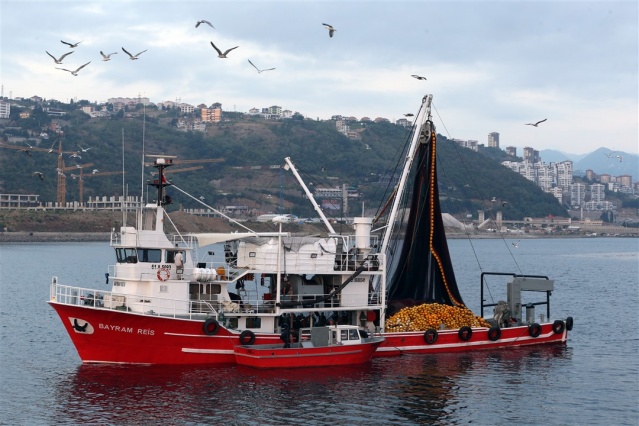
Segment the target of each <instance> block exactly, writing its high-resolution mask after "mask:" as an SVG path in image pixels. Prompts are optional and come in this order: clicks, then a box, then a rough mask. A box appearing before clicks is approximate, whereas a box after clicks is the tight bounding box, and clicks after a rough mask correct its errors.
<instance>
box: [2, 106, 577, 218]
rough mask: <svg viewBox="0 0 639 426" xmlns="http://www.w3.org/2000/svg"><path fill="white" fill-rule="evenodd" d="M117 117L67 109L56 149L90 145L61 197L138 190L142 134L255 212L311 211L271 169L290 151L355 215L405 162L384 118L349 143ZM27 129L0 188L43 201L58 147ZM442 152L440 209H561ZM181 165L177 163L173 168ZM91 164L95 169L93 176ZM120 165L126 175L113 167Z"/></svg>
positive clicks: (509, 175) (484, 164) (288, 127)
mask: <svg viewBox="0 0 639 426" xmlns="http://www.w3.org/2000/svg"><path fill="white" fill-rule="evenodd" d="M114 117H115V118H114V119H108V118H102V119H89V117H88V116H87V115H85V114H83V113H81V112H78V111H74V112H73V113H70V114H69V115H68V116H67V118H68V119H67V120H65V121H62V122H61V124H62V130H63V132H64V136H63V138H62V139H61V143H62V149H63V151H65V152H68V153H72V152H74V151H80V148H85V149H86V148H90V150H87V151H86V152H80V155H81V156H82V158H81V159H76V158H71V156H70V154H63V157H62V158H63V159H64V162H65V166H67V167H68V170H66V171H65V174H66V175H67V179H66V201H67V202H69V201H78V200H79V199H80V187H81V186H82V189H83V191H82V195H83V199H84V201H87V199H88V197H90V196H118V195H120V194H122V192H123V187H124V188H126V190H127V192H128V193H129V194H139V193H140V187H141V186H142V181H144V182H146V181H147V180H148V179H151V178H152V176H151V172H153V171H155V170H154V169H153V168H150V167H147V168H145V171H144V178H143V179H142V178H141V176H140V172H141V158H142V157H141V156H142V150H143V146H142V145H143V144H142V141H143V140H144V152H145V153H146V154H167V155H175V156H177V157H178V159H180V160H185V159H192V160H204V159H214V160H219V161H218V162H209V163H207V162H202V163H195V164H189V165H188V166H197V167H200V166H201V167H202V168H201V169H198V170H194V171H186V172H182V173H179V174H178V173H175V174H172V175H169V177H170V179H171V181H172V182H173V183H174V184H175V185H176V186H178V187H179V188H181V189H183V190H185V191H186V192H188V193H190V194H192V195H193V196H195V197H196V198H199V197H203V198H204V200H205V201H206V203H208V204H210V205H212V206H215V207H219V206H228V205H246V206H248V207H249V208H250V209H251V210H253V211H255V212H256V214H259V213H267V212H275V211H278V210H279V211H281V212H291V213H295V214H297V215H298V216H311V215H314V212H313V209H312V207H311V206H310V203H309V202H308V200H306V199H305V197H304V196H303V193H302V191H301V188H300V186H299V184H298V183H297V181H296V180H295V178H294V176H293V175H292V174H291V173H290V172H288V171H284V170H283V169H280V168H271V166H278V165H282V164H284V158H285V157H291V158H292V160H293V162H294V163H295V165H296V167H297V168H298V169H299V171H300V174H301V175H302V177H303V179H304V181H305V182H306V184H307V185H309V187H311V188H314V187H338V186H340V187H341V186H342V185H346V186H347V187H349V188H351V189H354V190H357V191H358V192H359V193H360V194H361V195H362V198H361V200H360V201H357V203H356V205H351V211H350V212H349V213H350V215H352V214H359V213H360V212H361V206H362V202H363V203H364V205H365V207H366V208H367V209H375V208H376V206H378V205H380V204H381V203H382V202H383V201H385V199H386V197H387V196H388V193H389V191H390V189H391V188H390V185H389V176H390V174H391V173H394V172H396V171H397V164H398V160H399V159H403V154H402V149H403V147H404V146H405V144H406V143H407V138H408V135H409V131H408V130H407V129H405V128H403V127H401V126H397V125H394V124H391V123H373V122H368V123H353V124H352V125H351V129H352V130H356V131H359V132H360V134H361V140H360V141H354V140H351V139H348V138H347V137H346V136H344V135H343V134H341V133H339V132H338V131H337V130H336V127H335V123H334V122H333V121H324V122H320V121H309V120H281V121H274V120H273V121H266V120H263V119H258V118H247V117H241V116H238V117H236V118H227V119H225V120H223V121H222V122H220V123H218V124H216V125H211V126H209V127H208V128H207V132H206V133H200V132H180V131H177V130H175V129H174V128H172V127H169V126H168V125H169V124H170V123H172V122H173V121H174V118H173V116H172V115H171V114H169V113H166V112H161V111H149V112H148V115H147V116H146V117H145V118H144V119H143V117H142V116H141V114H139V115H138V116H134V117H132V118H124V117H122V116H114ZM14 121H16V122H15V123H13V124H18V125H20V124H21V123H20V121H21V120H14ZM25 126H26V124H25ZM5 129H6V127H5ZM28 134H30V135H31V136H30V137H29V138H28V139H27V143H29V144H30V145H33V146H36V147H40V148H44V149H43V150H42V151H38V152H33V153H32V154H31V155H29V156H28V155H26V154H25V153H24V152H21V151H18V150H10V149H6V148H5V149H1V150H0V154H1V155H0V192H2V193H22V194H38V195H39V200H40V201H44V202H46V201H55V200H56V190H57V186H58V182H57V181H58V179H57V171H56V168H57V163H58V156H57V155H56V154H55V152H54V153H48V152H46V151H47V150H48V149H49V148H50V147H51V146H52V145H53V146H55V147H57V144H58V141H57V140H53V138H54V137H55V136H54V135H53V134H52V137H51V139H50V140H47V139H44V138H42V139H41V138H39V137H36V136H33V135H38V134H39V133H37V132H33V131H31V132H28ZM4 136H5V139H6V140H7V142H5V143H14V144H17V145H21V144H23V143H24V142H23V141H20V140H19V138H16V137H15V135H14V136H13V137H12V138H11V140H9V139H8V138H7V137H6V136H7V135H6V134H5V135H4ZM367 147H368V148H370V149H367ZM439 156H440V157H439V158H440V163H439V164H438V168H439V169H438V173H439V176H440V194H441V197H442V201H443V210H444V211H447V212H449V213H451V214H454V215H458V216H464V217H465V215H467V214H473V215H475V216H476V212H477V210H478V209H482V210H486V209H490V208H491V207H492V204H491V203H490V202H489V200H491V199H492V198H493V197H494V198H495V199H497V200H500V201H507V203H508V204H507V206H506V207H505V208H504V209H503V211H504V218H505V219H521V218H523V217H525V216H535V217H536V216H546V215H548V214H552V215H555V216H566V215H567V212H566V211H565V210H564V209H563V208H562V207H561V206H560V205H559V203H558V202H557V201H556V200H555V198H554V197H552V196H550V195H548V194H545V193H543V191H541V189H540V188H538V187H537V186H536V185H534V184H533V183H531V182H529V181H528V180H526V179H525V178H523V177H522V176H520V175H518V174H516V173H513V172H512V171H510V170H508V169H506V168H504V167H503V166H501V165H500V164H499V162H498V161H497V160H493V159H491V158H490V157H487V156H485V155H483V154H481V153H477V152H473V151H471V150H468V149H463V148H460V147H459V146H457V145H456V144H454V143H452V142H449V141H448V140H446V138H445V137H443V136H440V137H439ZM222 160H223V161H222ZM147 161H149V159H148V158H147ZM123 162H124V165H123ZM86 164H91V166H84V169H83V175H82V180H81V179H80V171H79V170H80V169H79V168H76V165H86ZM186 167H187V165H184V166H174V168H173V170H177V169H183V168H186ZM94 169H95V170H98V172H97V173H96V175H95V176H93V174H92V173H91V171H92V170H94ZM123 169H124V170H126V174H125V175H124V179H123V176H122V174H121V173H120V172H121V171H122V170H123ZM35 171H40V172H42V173H43V176H44V177H43V179H42V180H40V179H39V178H37V177H34V176H33V172H35ZM169 171H172V170H171V169H169ZM103 173H106V175H102V174H103ZM109 173H111V174H109ZM171 196H172V197H173V199H174V205H173V206H171V209H173V210H175V209H178V208H180V207H184V208H195V207H198V208H200V207H201V205H199V204H198V203H197V202H196V201H194V200H192V199H189V198H188V197H186V196H184V195H183V194H181V193H180V192H178V191H175V190H172V192H171ZM335 214H336V215H339V214H340V212H335Z"/></svg>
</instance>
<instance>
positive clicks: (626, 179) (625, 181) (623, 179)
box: [617, 175, 632, 188]
mask: <svg viewBox="0 0 639 426" xmlns="http://www.w3.org/2000/svg"><path fill="white" fill-rule="evenodd" d="M617 182H618V183H619V185H620V186H622V187H623V186H625V187H626V188H632V176H630V175H621V176H617Z"/></svg>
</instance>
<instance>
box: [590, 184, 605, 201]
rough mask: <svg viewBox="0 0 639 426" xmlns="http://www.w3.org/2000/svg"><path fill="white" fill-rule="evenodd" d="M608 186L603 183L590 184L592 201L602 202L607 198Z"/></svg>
mask: <svg viewBox="0 0 639 426" xmlns="http://www.w3.org/2000/svg"><path fill="white" fill-rule="evenodd" d="M605 189H606V186H605V185H603V184H601V183H595V184H593V185H590V201H593V202H595V203H601V202H602V201H603V200H604V198H606V193H605Z"/></svg>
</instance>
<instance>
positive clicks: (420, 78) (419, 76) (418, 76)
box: [411, 74, 426, 80]
mask: <svg viewBox="0 0 639 426" xmlns="http://www.w3.org/2000/svg"><path fill="white" fill-rule="evenodd" d="M411 77H413V78H416V79H417V80H426V77H422V76H421V75H417V74H411Z"/></svg>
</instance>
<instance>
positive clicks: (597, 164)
mask: <svg viewBox="0 0 639 426" xmlns="http://www.w3.org/2000/svg"><path fill="white" fill-rule="evenodd" d="M573 169H574V170H575V171H577V170H580V171H582V172H584V173H585V171H586V170H588V169H590V170H592V171H594V172H595V173H596V174H598V175H602V174H606V173H607V174H609V175H612V176H621V175H630V176H632V180H633V181H636V180H637V179H639V156H637V155H635V154H628V153H626V152H619V151H613V150H611V149H608V148H599V149H598V150H596V151H594V152H591V153H590V154H588V155H587V156H585V157H584V158H582V159H581V160H579V161H577V162H575V163H574V164H573Z"/></svg>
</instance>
